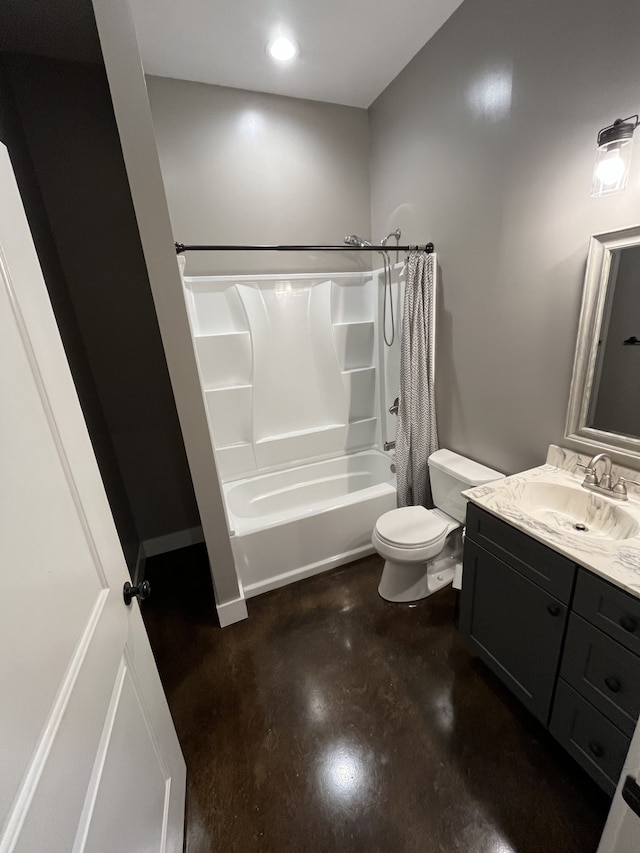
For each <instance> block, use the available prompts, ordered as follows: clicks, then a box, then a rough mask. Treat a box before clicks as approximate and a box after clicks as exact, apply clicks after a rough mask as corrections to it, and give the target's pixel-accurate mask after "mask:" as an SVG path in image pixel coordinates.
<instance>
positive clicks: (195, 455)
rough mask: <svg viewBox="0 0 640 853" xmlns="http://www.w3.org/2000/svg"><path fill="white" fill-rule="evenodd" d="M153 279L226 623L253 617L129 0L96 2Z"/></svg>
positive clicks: (135, 205) (214, 575)
mask: <svg viewBox="0 0 640 853" xmlns="http://www.w3.org/2000/svg"><path fill="white" fill-rule="evenodd" d="M93 7H94V11H95V15H96V23H97V26H98V33H99V36H100V44H101V47H102V53H103V56H104V62H105V68H106V71H107V77H108V80H109V87H110V90H111V96H112V99H113V107H114V113H115V117H116V121H117V124H118V130H119V133H120V141H121V144H122V154H123V157H124V161H125V166H126V169H127V174H128V177H129V184H130V187H131V196H132V200H133V205H134V208H135V212H136V217H137V220H138V227H139V229H140V240H141V243H142V248H143V251H144V255H145V260H146V263H147V271H148V273H149V282H150V284H151V291H152V294H153V300H154V304H155V309H156V312H157V315H158V324H159V327H160V333H161V336H162V343H163V346H164V350H165V353H166V356H167V366H168V368H169V375H170V377H171V384H172V387H173V392H174V395H175V399H176V406H177V409H178V416H179V418H180V425H181V427H182V432H183V435H184V441H185V449H186V451H187V458H188V460H189V467H190V469H191V476H192V477H193V485H194V489H195V493H196V499H197V501H198V508H199V510H200V515H201V519H202V529H203V532H204V537H205V541H206V544H207V551H208V554H209V560H210V563H211V570H212V578H213V585H214V590H215V594H216V602H217V605H218V615H219V616H220V620H221V623H222V624H223V625H224V624H228V623H229V622H232V621H236V620H238V619H241V618H243V617H246V615H247V609H246V605H245V602H244V596H243V595H242V590H241V589H240V585H239V581H238V576H237V574H236V571H235V565H234V560H233V554H232V552H231V543H230V541H229V536H228V530H227V524H226V517H225V511H224V505H223V502H222V494H221V489H220V482H219V478H218V473H217V469H216V463H215V455H214V451H213V447H212V445H211V441H210V438H209V428H208V423H207V415H206V411H205V407H204V402H203V400H202V394H201V392H200V383H199V380H198V370H197V365H196V359H195V353H194V350H193V346H192V343H191V332H190V329H189V320H188V317H187V312H186V306H185V303H184V298H183V294H182V286H181V282H180V274H179V271H178V264H177V261H176V257H175V250H174V248H173V246H172V244H171V225H170V221H169V211H168V209H167V200H166V196H165V193H164V187H163V183H162V175H161V172H160V163H159V162H158V156H157V152H156V147H155V141H154V137H153V125H152V121H151V112H150V109H149V101H148V98H147V91H146V86H145V81H144V76H143V73H142V66H141V64H140V54H139V51H138V46H137V42H136V35H135V28H134V25H133V19H132V16H131V9H130V8H129V5H128V2H127V0H93Z"/></svg>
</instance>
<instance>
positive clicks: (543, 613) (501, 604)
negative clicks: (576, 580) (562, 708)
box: [460, 535, 567, 725]
mask: <svg viewBox="0 0 640 853" xmlns="http://www.w3.org/2000/svg"><path fill="white" fill-rule="evenodd" d="M566 621H567V608H566V606H565V605H564V604H562V602H560V601H558V600H557V599H556V598H555V597H554V596H552V595H551V594H550V593H548V592H547V591H546V590H544V589H542V587H539V586H538V585H537V584H535V583H532V582H531V581H530V580H529V579H528V578H525V577H524V575H521V574H520V573H519V572H517V571H516V570H515V569H513V568H511V566H508V565H507V564H506V563H504V562H503V561H502V560H499V559H498V558H497V557H495V556H494V555H493V554H490V553H489V552H488V551H485V549H484V548H481V547H480V546H479V545H476V543H475V542H473V541H472V540H471V539H470V538H469V536H468V535H467V539H466V541H465V546H464V582H463V588H462V600H461V602H460V631H461V633H462V635H463V637H464V638H465V640H466V643H467V645H468V646H469V648H470V649H471V651H472V652H474V653H475V654H477V655H478V657H480V658H481V659H482V660H483V661H484V662H485V663H486V664H487V666H489V667H490V669H492V670H493V672H495V674H496V675H497V676H498V677H499V678H500V679H502V681H503V682H504V683H505V684H506V685H507V687H508V688H509V689H510V690H511V691H512V693H514V694H515V695H516V696H517V697H518V699H519V700H520V701H521V702H522V703H523V705H525V706H526V707H527V708H528V709H529V710H530V711H531V712H532V713H533V714H534V716H536V717H537V718H538V719H539V720H540V722H541V723H543V724H544V725H546V724H547V722H548V719H549V709H550V707H551V696H552V694H553V688H554V686H555V683H556V675H557V672H558V663H559V660H560V650H561V647H562V637H563V634H564V627H565V624H566Z"/></svg>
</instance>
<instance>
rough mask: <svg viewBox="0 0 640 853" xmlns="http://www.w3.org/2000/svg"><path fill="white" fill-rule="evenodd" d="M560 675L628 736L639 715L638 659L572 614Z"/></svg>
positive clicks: (639, 670)
mask: <svg viewBox="0 0 640 853" xmlns="http://www.w3.org/2000/svg"><path fill="white" fill-rule="evenodd" d="M560 674H561V676H562V677H563V678H564V680H565V681H567V682H568V683H569V684H570V685H571V686H572V687H575V689H576V690H577V691H578V692H579V693H580V694H582V696H584V697H585V699H588V700H589V702H591V704H592V705H595V707H596V708H597V709H598V710H599V711H602V713H603V714H604V715H605V716H606V717H607V718H608V719H609V720H611V722H612V723H615V725H616V726H617V727H618V728H619V729H622V731H623V732H624V733H625V734H627V735H629V737H631V735H632V734H633V731H634V729H635V726H636V720H637V719H638V714H640V658H638V657H636V656H635V655H634V654H633V653H632V652H630V651H628V650H627V649H625V648H623V647H622V646H621V645H620V644H619V643H616V641H615V640H612V639H611V638H610V637H608V636H607V635H606V634H603V633H602V631H599V630H598V629H597V628H594V627H593V625H590V624H589V623H588V622H585V621H584V619H581V618H580V616H577V615H576V614H575V613H572V614H571V616H570V617H569V630H568V632H567V639H566V641H565V646H564V654H563V656H562V668H561V671H560Z"/></svg>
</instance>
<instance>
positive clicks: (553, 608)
mask: <svg viewBox="0 0 640 853" xmlns="http://www.w3.org/2000/svg"><path fill="white" fill-rule="evenodd" d="M561 610H562V608H561V607H560V605H559V604H555V603H554V602H551V603H550V604H547V611H548V612H549V613H550V614H551V616H559V615H560V611H561Z"/></svg>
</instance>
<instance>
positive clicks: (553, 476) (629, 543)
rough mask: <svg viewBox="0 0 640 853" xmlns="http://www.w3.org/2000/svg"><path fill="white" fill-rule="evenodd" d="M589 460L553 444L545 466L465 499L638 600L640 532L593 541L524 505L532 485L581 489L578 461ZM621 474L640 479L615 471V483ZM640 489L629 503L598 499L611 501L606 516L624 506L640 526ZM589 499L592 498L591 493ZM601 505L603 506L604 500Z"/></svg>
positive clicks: (625, 471)
mask: <svg viewBox="0 0 640 853" xmlns="http://www.w3.org/2000/svg"><path fill="white" fill-rule="evenodd" d="M586 461H587V457H585V456H584V455H581V454H576V453H573V452H571V451H568V450H565V449H564V448H561V447H557V446H556V445H550V447H549V453H548V455H547V463H546V464H545V465H540V466H539V467H538V468H532V469H530V470H529V471H522V472H521V473H519V474H513V475H511V476H510V477H505V479H503V480H496V481H495V482H494V483H489V484H487V485H485V486H476V487H475V488H472V489H468V490H467V491H465V492H463V494H464V496H465V497H466V498H468V499H469V500H470V501H472V502H473V503H474V504H477V505H478V506H480V507H482V508H483V509H486V510H487V511H488V512H490V513H492V514H493V515H495V516H497V517H498V518H501V519H503V520H504V521H507V522H508V523H509V524H511V525H513V527H516V528H518V529H519V530H521V531H522V532H523V533H526V534H528V535H529V536H531V537H533V538H534V539H537V540H538V541H539V542H542V543H543V544H545V545H548V546H549V547H550V548H553V549H554V550H556V551H558V552H559V553H561V554H564V556H565V557H569V558H570V559H571V560H575V562H576V563H578V564H579V565H581V566H584V567H585V568H586V569H589V570H590V571H592V572H594V573H595V574H597V575H600V576H601V577H603V578H605V579H606V580H608V581H609V582H610V583H613V584H615V585H616V586H618V587H620V588H621V589H624V590H626V591H627V592H629V593H631V594H632V595H634V596H636V598H640V533H638V534H637V535H635V536H632V537H631V538H628V539H618V540H611V539H606V538H600V537H597V536H587V535H585V534H584V533H580V532H578V531H576V530H574V529H573V527H572V525H571V524H567V525H566V527H564V528H562V527H558V526H557V524H558V522H557V519H556V522H555V525H554V526H552V525H550V524H546V523H545V521H544V517H543V516H544V513H539V512H537V513H535V517H534V515H531V514H529V513H528V512H527V509H526V508H525V507H524V506H523V505H524V503H525V501H524V500H523V497H524V494H525V491H526V484H527V483H531V482H536V483H541V484H542V483H549V484H559V485H564V486H572V487H577V488H580V484H581V483H582V481H583V480H584V473H583V472H580V470H579V469H578V471H577V472H575V469H576V466H577V464H578V462H582V463H584V462H586ZM574 472H575V473H574ZM620 475H622V476H625V477H628V478H629V479H638V472H636V471H632V470H630V469H624V468H621V467H616V466H614V481H615V478H616V477H617V476H620ZM634 489H635V487H634V486H631V487H630V488H629V500H627V501H617V500H613V499H611V498H607V497H606V496H604V495H598V497H602V500H603V501H604V502H605V509H604V512H605V513H607V512H609V511H611V512H614V511H615V508H616V507H620V508H622V509H624V511H625V512H626V513H627V514H628V515H630V516H631V517H632V518H633V519H634V520H635V521H636V522H637V523H638V525H639V526H640V496H639V495H638V492H637V491H632V490H634ZM586 494H587V495H589V494H591V493H590V492H586ZM599 503H600V505H602V502H601V501H600V502H599ZM609 506H610V507H611V509H610V510H609ZM600 514H602V512H601V513H600Z"/></svg>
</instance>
